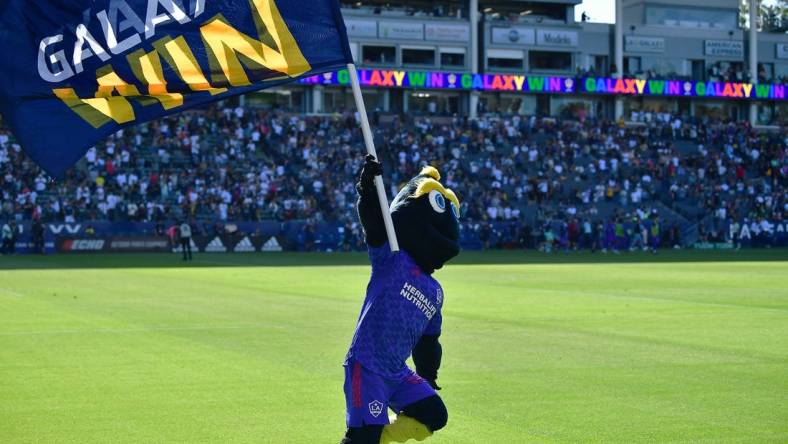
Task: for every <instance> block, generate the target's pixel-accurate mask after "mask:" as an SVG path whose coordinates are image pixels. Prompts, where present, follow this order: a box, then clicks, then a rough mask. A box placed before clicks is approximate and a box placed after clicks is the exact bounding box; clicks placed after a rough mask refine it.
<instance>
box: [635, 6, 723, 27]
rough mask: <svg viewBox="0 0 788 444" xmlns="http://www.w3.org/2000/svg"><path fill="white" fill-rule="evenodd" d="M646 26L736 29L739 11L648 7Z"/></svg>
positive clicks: (690, 7) (687, 7)
mask: <svg viewBox="0 0 788 444" xmlns="http://www.w3.org/2000/svg"><path fill="white" fill-rule="evenodd" d="M646 24H649V25H663V26H678V27H682V28H716V29H736V28H737V27H738V10H736V9H710V8H703V7H692V6H667V5H646Z"/></svg>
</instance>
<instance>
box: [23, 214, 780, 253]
mask: <svg viewBox="0 0 788 444" xmlns="http://www.w3.org/2000/svg"><path fill="white" fill-rule="evenodd" d="M764 226H765V227H766V228H765V229H764V228H761V227H764ZM730 231H731V230H730V229H729V227H719V230H718V232H719V233H729V232H730ZM666 234H667V233H666V232H665V231H663V232H662V236H663V240H662V242H660V245H661V246H663V247H672V245H669V244H670V243H671V242H669V241H668V240H667V239H666V238H665V237H664V236H666ZM360 236H361V233H360V230H358V228H357V227H356V228H354V229H350V230H347V229H346V227H345V225H343V224H339V223H329V222H321V223H307V222H305V221H288V222H277V221H266V222H240V223H226V224H222V225H220V226H214V225H205V224H198V225H197V226H195V227H194V236H193V238H192V244H191V247H192V251H194V252H198V253H251V252H276V251H327V252H330V251H344V250H362V249H363V248H364V245H363V241H362V239H361V238H360ZM735 239H736V241H737V242H736V246H742V247H745V248H748V247H766V246H773V247H785V246H788V222H786V221H775V222H770V223H767V224H763V223H762V222H759V223H756V222H748V223H746V224H741V225H740V228H739V230H738V232H737V233H736V237H735ZM543 240H544V239H543V236H542V235H541V231H539V230H533V229H531V228H529V227H523V226H522V225H521V224H519V223H516V222H496V223H492V224H489V225H487V226H486V227H484V228H483V227H482V225H480V224H478V223H468V222H464V223H463V227H462V230H461V237H460V244H461V246H462V248H463V249H466V250H478V249H481V248H485V247H488V248H510V249H514V248H524V247H527V248H530V249H535V248H538V247H539V245H540V244H541V243H542V242H543ZM729 240H730V236H729V235H728V236H725V235H722V234H721V235H718V238H716V239H710V240H709V241H704V242H699V243H697V244H694V245H693V246H695V247H697V248H709V245H710V244H714V245H717V248H721V247H719V245H725V244H731V245H733V244H732V243H730V242H728V241H729ZM578 243H579V247H581V248H583V247H586V248H587V247H589V246H590V245H584V243H590V242H588V237H585V236H582V237H581V238H580V239H579V242H578ZM566 244H567V239H566V235H563V236H561V235H557V236H556V247H557V248H561V247H562V246H566ZM684 246H685V247H686V246H687V245H684ZM44 249H45V252H46V253H89V252H104V253H112V252H118V253H120V252H151V253H153V252H161V253H163V252H174V251H180V239H179V238H178V236H177V235H175V229H174V225H173V224H172V223H169V224H161V223H152V222H77V223H48V224H44ZM15 252H16V253H20V254H25V253H36V252H37V251H35V242H34V239H33V236H32V224H31V223H22V224H20V225H19V227H18V233H17V241H16V244H15Z"/></svg>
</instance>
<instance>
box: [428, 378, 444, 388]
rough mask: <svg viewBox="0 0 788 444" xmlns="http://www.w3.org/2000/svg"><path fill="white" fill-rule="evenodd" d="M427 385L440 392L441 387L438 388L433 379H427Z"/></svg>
mask: <svg viewBox="0 0 788 444" xmlns="http://www.w3.org/2000/svg"><path fill="white" fill-rule="evenodd" d="M427 383H428V384H429V385H430V387H432V388H434V389H435V390H440V389H441V386H439V385H438V383H437V382H436V381H435V380H434V379H428V380H427Z"/></svg>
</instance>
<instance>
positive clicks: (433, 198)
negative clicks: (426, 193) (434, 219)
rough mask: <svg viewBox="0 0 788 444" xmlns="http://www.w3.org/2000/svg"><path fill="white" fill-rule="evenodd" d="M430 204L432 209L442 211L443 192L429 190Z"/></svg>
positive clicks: (444, 203) (444, 201) (443, 209)
mask: <svg viewBox="0 0 788 444" xmlns="http://www.w3.org/2000/svg"><path fill="white" fill-rule="evenodd" d="M430 205H432V209H433V210H435V211H437V212H438V213H443V212H445V211H446V199H445V198H444V197H443V194H441V193H440V191H436V190H432V191H430Z"/></svg>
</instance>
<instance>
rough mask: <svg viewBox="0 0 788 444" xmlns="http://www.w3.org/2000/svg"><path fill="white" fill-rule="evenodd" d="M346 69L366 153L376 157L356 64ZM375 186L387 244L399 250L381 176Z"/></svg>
mask: <svg viewBox="0 0 788 444" xmlns="http://www.w3.org/2000/svg"><path fill="white" fill-rule="evenodd" d="M347 71H348V73H350V84H351V86H352V87H353V97H354V98H355V99H356V109H357V110H358V115H359V118H360V119H361V132H362V133H363V134H364V143H365V144H366V145H367V153H369V154H372V155H373V156H375V159H377V158H378V154H377V153H376V152H375V141H374V140H372V130H371V129H370V127H369V117H367V108H366V107H365V106H364V96H362V95H361V84H360V83H359V81H358V72H357V71H356V65H354V64H353V63H349V64H348V65H347ZM378 160H380V159H378ZM375 188H377V190H378V201H379V202H380V210H381V211H382V212H383V223H384V224H385V225H386V235H388V238H389V246H390V247H391V251H392V252H395V253H396V252H397V251H399V243H398V242H397V233H396V232H395V231H394V222H393V221H392V220H391V212H390V211H389V200H388V198H387V197H386V188H385V186H384V185H383V177H381V176H375Z"/></svg>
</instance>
